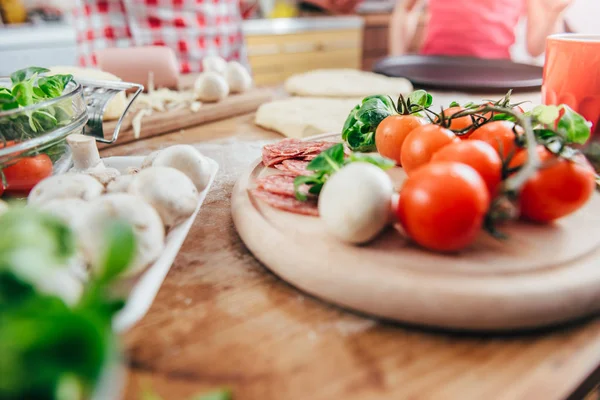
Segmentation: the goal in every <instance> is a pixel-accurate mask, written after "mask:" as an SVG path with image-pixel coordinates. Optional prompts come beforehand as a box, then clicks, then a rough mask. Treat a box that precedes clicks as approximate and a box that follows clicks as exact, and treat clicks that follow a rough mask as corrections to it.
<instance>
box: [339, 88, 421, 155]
mask: <svg viewBox="0 0 600 400" xmlns="http://www.w3.org/2000/svg"><path fill="white" fill-rule="evenodd" d="M432 101H433V99H432V97H431V95H430V94H429V93H427V92H426V91H424V90H416V91H414V92H412V93H411V94H410V95H409V96H408V98H407V99H406V100H405V99H404V97H403V96H400V98H399V99H398V106H396V105H395V104H394V101H393V100H392V98H391V97H390V96H385V95H374V96H367V97H365V98H364V99H363V100H362V101H361V102H360V104H357V105H356V107H354V109H352V111H351V112H350V114H349V115H348V117H347V118H346V122H345V123H344V127H343V129H342V140H343V141H344V142H345V143H346V144H347V145H348V147H349V148H350V150H352V151H360V152H372V151H376V150H377V149H376V146H375V131H376V130H377V127H378V126H379V124H380V123H381V121H383V120H384V119H386V118H387V117H389V116H390V115H394V114H403V115H408V114H414V115H420V114H419V113H420V112H421V111H424V110H425V109H427V108H428V107H429V106H431V103H432Z"/></svg>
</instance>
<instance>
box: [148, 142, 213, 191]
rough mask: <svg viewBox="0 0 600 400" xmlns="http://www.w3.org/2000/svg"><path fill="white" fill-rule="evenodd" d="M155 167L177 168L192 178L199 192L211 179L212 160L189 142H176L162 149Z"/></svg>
mask: <svg viewBox="0 0 600 400" xmlns="http://www.w3.org/2000/svg"><path fill="white" fill-rule="evenodd" d="M152 165H153V166H154V167H171V168H175V169H177V170H179V171H181V172H183V173H184V174H185V175H187V177H188V178H190V179H191V180H192V182H193V183H194V185H195V186H196V189H197V190H198V192H201V191H203V190H204V189H205V188H206V186H208V183H209V181H210V176H211V169H212V166H211V164H210V161H209V160H208V159H207V158H206V157H204V156H203V155H202V153H200V152H199V151H198V150H197V149H196V148H195V147H193V146H190V145H189V144H176V145H174V146H171V147H167V148H166V149H164V150H162V151H161V152H160V153H159V154H158V155H157V156H156V158H155V159H154V162H153V163H152Z"/></svg>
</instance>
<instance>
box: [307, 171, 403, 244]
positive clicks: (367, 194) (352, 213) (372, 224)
mask: <svg viewBox="0 0 600 400" xmlns="http://www.w3.org/2000/svg"><path fill="white" fill-rule="evenodd" d="M393 193H394V186H393V184H392V180H391V179H390V177H389V176H388V175H387V174H386V173H385V171H383V170H382V169H381V168H379V167H376V166H375V165H372V164H369V163H364V162H356V163H352V164H348V165H347V166H345V167H344V168H342V169H341V170H339V171H338V172H336V173H335V174H333V175H332V176H331V177H330V178H329V179H328V181H327V182H326V183H325V185H324V186H323V189H322V190H321V193H320V194H319V214H320V216H321V219H322V220H323V222H324V224H325V228H326V229H327V231H328V232H329V233H331V234H332V235H334V236H336V237H337V238H338V239H340V240H342V241H345V242H349V243H355V244H358V243H365V242H368V241H369V240H371V239H373V238H374V237H375V236H377V234H379V232H380V231H381V230H382V229H383V228H384V227H385V226H386V225H387V223H388V221H389V215H390V208H391V198H392V195H393Z"/></svg>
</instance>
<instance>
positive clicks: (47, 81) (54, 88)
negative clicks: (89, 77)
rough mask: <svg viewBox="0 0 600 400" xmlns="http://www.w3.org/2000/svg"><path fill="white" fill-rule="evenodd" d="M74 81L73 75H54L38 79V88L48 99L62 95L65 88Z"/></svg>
mask: <svg viewBox="0 0 600 400" xmlns="http://www.w3.org/2000/svg"><path fill="white" fill-rule="evenodd" d="M72 79H73V75H53V76H45V77H42V78H40V79H38V86H39V88H40V90H42V91H43V92H44V93H45V94H46V95H47V96H48V97H50V98H55V97H59V96H61V95H62V93H63V91H64V89H65V86H66V85H67V84H68V83H69V82H70V81H71V80H72Z"/></svg>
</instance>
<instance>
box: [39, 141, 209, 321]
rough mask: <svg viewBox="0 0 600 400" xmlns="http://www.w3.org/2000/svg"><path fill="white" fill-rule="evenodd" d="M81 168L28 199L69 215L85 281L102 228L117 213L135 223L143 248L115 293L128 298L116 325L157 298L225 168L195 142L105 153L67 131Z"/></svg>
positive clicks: (97, 255) (77, 270) (44, 184)
mask: <svg viewBox="0 0 600 400" xmlns="http://www.w3.org/2000/svg"><path fill="white" fill-rule="evenodd" d="M67 142H68V143H69V146H70V147H71V150H72V154H73V168H71V169H70V170H69V172H67V173H65V174H60V175H53V176H51V177H49V178H47V179H45V180H43V181H41V182H40V183H39V184H38V185H37V186H36V187H34V188H33V190H32V191H31V193H30V194H29V197H28V200H27V201H28V205H30V206H34V207H38V208H40V209H42V210H46V211H48V212H50V213H52V214H54V215H56V216H57V217H59V218H61V219H62V220H63V221H65V222H66V223H67V224H68V225H69V226H70V227H71V228H72V229H73V231H74V232H75V234H76V235H77V237H78V245H79V252H78V256H77V259H76V262H74V265H73V267H72V273H73V275H74V276H75V277H76V278H77V279H79V280H80V281H81V282H83V281H84V280H85V279H86V277H87V276H88V275H89V274H93V273H94V268H93V266H94V265H99V262H98V261H99V260H100V259H101V257H102V256H103V251H104V244H103V241H102V235H101V232H102V231H103V227H104V226H105V224H106V223H107V221H109V220H110V219H111V218H119V219H123V220H125V221H126V222H129V223H130V224H131V225H132V227H133V229H134V233H135V236H136V242H137V250H136V255H135V257H134V259H133V261H132V263H131V265H130V266H129V268H128V269H127V270H126V271H125V272H124V273H123V275H122V279H121V281H120V282H118V283H117V285H116V287H115V292H116V293H118V294H120V295H123V296H125V298H126V304H125V307H124V309H123V310H121V312H120V313H119V314H117V316H116V318H115V320H114V321H113V323H114V328H115V330H116V331H124V330H126V329H128V328H129V327H131V326H132V325H133V324H135V323H136V322H137V321H138V320H139V319H141V318H142V317H143V316H144V315H145V314H146V312H147V311H148V309H149V308H150V305H151V304H152V302H153V300H154V297H155V296H156V293H157V292H158V290H159V288H160V286H161V284H162V282H163V280H164V278H165V276H166V275H167V272H168V271H169V269H170V267H171V265H172V263H173V261H174V260H175V257H176V256H177V253H178V252H179V249H180V248H181V245H182V244H183V242H184V240H185V238H186V236H187V234H188V232H189V230H190V227H191V226H192V223H193V222H194V220H195V218H196V215H197V214H198V211H199V210H200V207H201V206H202V203H203V202H204V199H205V198H206V194H207V193H208V191H209V190H210V187H211V185H212V182H213V180H214V178H215V175H216V173H217V170H218V164H217V162H216V161H214V160H212V159H210V158H208V157H205V156H204V155H202V154H201V153H200V152H199V151H198V150H197V149H195V148H194V147H192V146H190V145H174V146H170V147H167V148H165V149H162V150H158V151H155V152H153V153H150V154H149V155H148V156H145V157H144V156H141V157H109V158H104V159H100V155H99V153H98V149H97V147H96V142H95V140H94V139H93V138H91V137H89V136H83V135H71V136H69V137H68V138H67Z"/></svg>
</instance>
